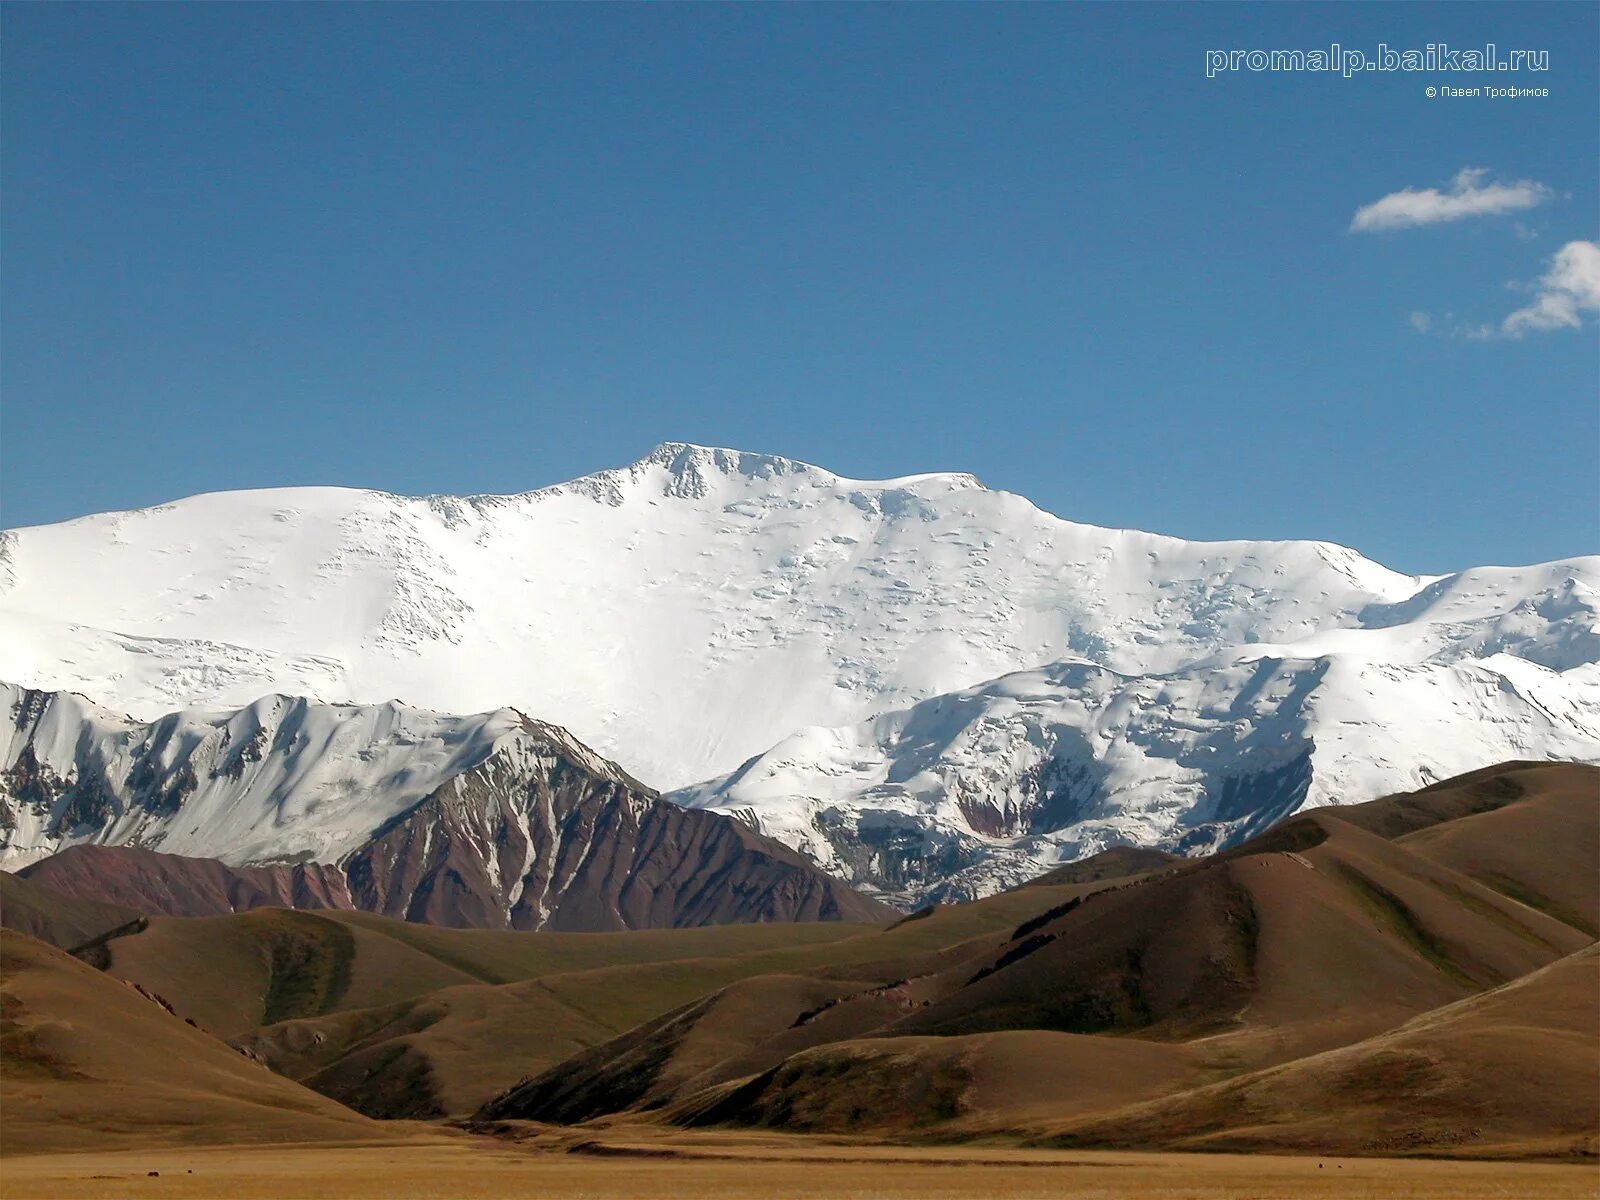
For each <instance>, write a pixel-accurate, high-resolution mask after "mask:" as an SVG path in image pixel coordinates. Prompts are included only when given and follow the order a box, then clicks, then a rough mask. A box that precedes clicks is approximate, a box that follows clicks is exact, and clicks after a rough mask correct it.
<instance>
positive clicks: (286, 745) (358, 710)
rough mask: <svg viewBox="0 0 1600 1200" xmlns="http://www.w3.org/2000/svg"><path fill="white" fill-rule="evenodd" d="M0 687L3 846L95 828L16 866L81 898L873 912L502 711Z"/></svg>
mask: <svg viewBox="0 0 1600 1200" xmlns="http://www.w3.org/2000/svg"><path fill="white" fill-rule="evenodd" d="M0 703H4V704H5V705H6V709H5V715H6V717H7V718H8V719H6V720H0V864H3V865H6V866H15V865H23V864H26V863H29V862H31V861H34V860H37V859H39V858H41V857H43V856H45V855H48V854H51V853H52V852H54V851H57V850H62V849H66V848H69V847H74V846H80V845H82V844H84V843H94V844H95V845H94V848H93V849H92V850H89V849H87V848H86V849H84V850H79V851H76V852H74V851H72V850H70V849H69V850H68V853H67V854H66V855H64V856H63V857H62V859H59V860H55V861H53V862H51V861H48V860H47V862H46V863H42V864H39V865H38V866H37V867H35V868H33V871H34V873H36V874H39V875H40V876H41V881H44V882H48V883H49V885H50V886H52V887H56V888H61V889H64V890H66V891H68V892H70V893H71V894H74V895H78V896H83V897H86V898H94V899H101V900H107V901H112V902H116V903H123V904H129V905H133V906H138V905H140V904H144V905H150V904H151V902H152V901H154V902H155V904H154V908H153V911H157V912H180V911H181V912H182V913H184V914H186V915H199V914H201V913H207V912H219V911H220V912H229V911H233V910H234V909H236V908H239V907H254V906H256V905H257V904H259V903H279V904H281V903H292V904H295V905H297V906H300V907H314V908H330V907H331V908H348V907H356V908H361V909H366V910H368V911H371V912H379V913H384V914H386V915H390V916H395V917H403V918H405V919H407V920H413V921H426V922H431V923H436V924H444V925H458V926H470V927H476V928H504V927H510V928H515V929H627V928H640V927H645V926H679V925H701V924H712V923H719V922H726V921H793V920H840V919H844V920H850V919H857V920H875V919H881V918H882V917H883V916H885V915H887V910H885V909H884V908H882V906H880V905H878V904H876V903H875V902H873V901H870V900H868V899H866V898H865V897H862V896H860V895H858V894H856V893H854V892H852V891H851V890H850V889H849V888H848V887H846V886H844V885H843V884H841V883H839V882H838V881H836V880H834V879H832V878H831V877H829V876H826V875H824V874H822V873H821V872H820V871H818V870H817V869H816V868H815V867H813V866H812V865H811V864H809V863H807V862H806V861H805V860H804V859H802V858H801V857H800V856H799V855H797V854H796V853H795V852H794V851H792V850H790V849H788V848H787V847H785V846H782V845H780V844H778V843H776V842H773V841H771V840H770V839H767V838H764V837H762V836H760V835H759V834H756V833H753V832H751V831H750V830H749V829H748V828H746V827H745V826H744V825H742V824H740V823H738V822H736V821H733V820H730V819H728V818H726V817H723V816H720V815H718V814H714V813H701V812H694V811H691V810H688V809H684V808H681V807H679V806H677V805H673V804H669V803H667V802H666V801H664V800H662V799H661V798H660V797H659V796H657V795H656V794H655V793H654V792H653V791H651V790H650V789H648V788H646V787H644V786H643V785H641V784H639V783H638V782H636V781H635V780H634V779H632V778H631V777H630V776H629V775H627V774H626V773H625V772H624V771H622V770H621V769H620V768H619V767H617V766H616V765H615V764H614V763H611V762H609V761H607V760H605V759H603V758H601V757H599V756H598V755H596V754H594V753H593V752H591V751H590V750H589V749H587V748H586V747H585V746H583V745H582V744H581V743H579V742H578V741H577V740H576V739H574V738H573V737H572V736H571V735H570V734H568V733H567V732H566V731H565V730H562V729H560V728H558V727H556V726H553V725H546V724H542V723H540V722H537V721H532V720H529V719H528V718H526V717H524V716H522V715H521V714H520V713H517V712H515V711H513V710H509V709H503V710H500V711H498V712H493V713H487V714H482V715H479V716H476V717H444V716H440V715H438V714H434V713H426V712H422V711H420V710H417V709H410V708H406V707H405V706H403V705H398V704H385V705H377V706H366V707H359V706H350V705H321V704H314V703H310V702H308V701H305V700H303V699H291V698H289V697H285V696H269V697H266V698H264V699H262V700H259V701H258V702H256V703H255V704H253V705H251V706H250V707H248V708H244V709H240V710H238V711H235V712H231V713H205V712H180V713H172V714H169V715H167V716H165V717H163V718H162V719H160V720H159V721H157V722H155V723H153V724H148V725H146V724H142V723H140V722H137V721H134V720H132V719H128V718H120V717H117V716H115V715H113V714H111V713H109V712H107V711H105V710H103V709H99V708H97V707H96V706H94V705H92V704H90V703H88V702H87V701H85V700H83V699H82V698H81V697H78V696H73V695H66V694H59V693H45V692H37V691H31V690H27V689H21V688H15V687H10V686H5V687H3V688H0ZM130 847H131V848H133V849H132V850H129V849H127V848H130ZM151 850H160V851H163V852H164V853H162V854H149V853H141V851H151ZM173 856H183V857H173ZM207 859H217V860H221V864H227V866H222V865H220V864H219V863H217V862H208V861H205V860H207ZM229 868H234V869H229ZM239 868H248V869H239Z"/></svg>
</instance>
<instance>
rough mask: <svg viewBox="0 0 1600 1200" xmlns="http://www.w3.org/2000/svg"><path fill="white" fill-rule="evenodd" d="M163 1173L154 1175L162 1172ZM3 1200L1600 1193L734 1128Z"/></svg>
mask: <svg viewBox="0 0 1600 1200" xmlns="http://www.w3.org/2000/svg"><path fill="white" fill-rule="evenodd" d="M152 1171H154V1172H159V1174H156V1175H152V1174H150V1172H152ZM0 1194H3V1195H4V1196H5V1197H6V1200H42V1198H49V1200H79V1198H83V1200H113V1198H115V1200H123V1198H125V1197H129V1196H137V1197H151V1198H152V1200H156V1198H162V1200H168V1198H170V1200H291V1198H293V1200H405V1198H415V1200H447V1198H448V1200H480V1198H481V1200H488V1198H490V1197H493V1198H494V1200H506V1198H508V1197H549V1198H552V1200H554V1198H558V1197H585V1198H588V1200H601V1198H615V1200H643V1198H646V1197H682V1196H691V1197H702V1198H706V1200H714V1198H728V1200H732V1198H734V1197H740V1198H744V1197H748V1198H750V1200H768V1198H771V1200H778V1198H780V1197H781V1198H786V1200H811V1198H816V1200H822V1198H824V1197H826V1198H829V1200H900V1198H905V1200H957V1198H965V1197H972V1198H974V1200H977V1198H991V1197H992V1198H996V1200H999V1198H1002V1197H1003V1198H1008V1200H1033V1198H1037V1200H1045V1198H1052V1200H1111V1198H1112V1197H1148V1198H1150V1200H1222V1198H1224V1197H1256V1198H1265V1197H1276V1196H1283V1197H1295V1198H1296V1200H1319V1198H1322V1197H1371V1198H1377V1197H1411V1198H1417V1200H1474V1198H1478V1197H1484V1198H1488V1197H1495V1198H1513V1197H1515V1198H1520V1200H1544V1198H1550V1200H1555V1198H1558V1197H1592V1196H1595V1195H1596V1194H1600V1166H1597V1165H1593V1164H1581V1165H1579V1164H1556V1163H1526V1162H1524V1163H1501V1162H1482V1161H1479V1162H1457V1161H1434V1160H1425V1159H1370V1158H1367V1159H1362V1158H1339V1159H1335V1158H1312V1157H1305V1158H1291V1157H1282V1156H1272V1155H1222V1154H1150V1153H1121V1152H1114V1151H1082V1152H1073V1153H1060V1152H1056V1153H1049V1152H1041V1151H1027V1150H1018V1149H1012V1148H1006V1147H994V1146H982V1145H967V1146H961V1147H919V1148H906V1147H896V1146H866V1145H849V1144H842V1143H828V1142H820V1141H816V1140H810V1139H808V1140H807V1141H805V1142H803V1143H802V1142H798V1141H796V1140H795V1139H791V1138H782V1137H773V1136H764V1137H758V1136H745V1137H741V1136H737V1135H726V1136H723V1137H719V1138H714V1139H696V1138H693V1137H689V1136H685V1135H680V1136H679V1137H678V1138H676V1139H674V1140H673V1141H671V1142H669V1141H666V1140H664V1139H661V1138H660V1137H659V1136H652V1135H649V1134H646V1135H645V1136H644V1137H643V1138H641V1139H640V1140H638V1141H636V1142H632V1143H628V1142H621V1141H615V1140H607V1141H604V1142H598V1141H597V1142H594V1143H591V1144H590V1145H589V1146H588V1147H587V1148H585V1149H583V1150H580V1151H579V1152H572V1151H571V1150H570V1149H566V1150H562V1149H556V1148H538V1147H525V1146H507V1145H505V1144H502V1143H485V1142H483V1141H481V1140H479V1139H476V1138H468V1137H460V1138H449V1137H444V1136H440V1137H433V1136H423V1137H419V1138H418V1139H417V1140H416V1141H414V1142H410V1143H404V1144H399V1145H395V1144H385V1145H365V1146H363V1145H350V1144H345V1145H337V1146H247V1147H205V1148H199V1147H190V1148H162V1149H158V1148H152V1149H149V1150H130V1151H121V1152H113V1153H96V1152H89V1153H80V1154H58V1155H37V1156H23V1157H11V1158H8V1159H6V1160H5V1161H4V1162H0Z"/></svg>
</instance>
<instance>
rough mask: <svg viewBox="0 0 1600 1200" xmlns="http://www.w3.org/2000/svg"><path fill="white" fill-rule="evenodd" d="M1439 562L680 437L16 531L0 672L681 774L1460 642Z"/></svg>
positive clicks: (1439, 649) (1, 588) (214, 498)
mask: <svg viewBox="0 0 1600 1200" xmlns="http://www.w3.org/2000/svg"><path fill="white" fill-rule="evenodd" d="M1425 582H1427V581H1422V580H1416V579H1412V578H1410V577H1407V576H1402V575H1397V574H1395V573H1394V572H1392V571H1388V570H1386V569H1384V568H1382V567H1380V566H1378V565H1376V564H1374V563H1371V562H1368V561H1367V560H1365V559H1363V558H1361V557H1360V556H1359V555H1358V554H1356V553H1354V552H1353V551H1350V550H1347V549H1344V548H1342V547H1338V546H1332V545H1327V544H1322V543H1314V542H1284V543H1261V542H1218V543H1194V542H1185V541H1181V540H1178V539H1175V538H1167V537H1159V536H1156V535H1154V534H1148V533H1139V532H1132V531H1119V530H1107V529H1099V528H1095V527H1093V526H1087V525H1078V524H1073V523H1071V522H1068V521H1062V520H1060V519H1058V518H1056V517H1053V516H1051V515H1049V514H1048V513H1044V512H1041V511H1040V510H1039V509H1037V508H1035V507H1034V506H1033V505H1031V504H1030V503H1028V502H1027V501H1026V500H1024V499H1022V498H1021V497H1019V496H1014V495H1009V494H1007V493H1004V492H996V491H990V490H988V489H985V488H984V487H982V486H981V485H980V484H979V483H978V482H977V481H976V480H974V479H973V478H971V477H970V476H966V475H937V474H936V475H920V476H912V477H908V478H903V479H891V480H884V481H878V482H863V481H858V480H850V479H844V478H841V477H839V476H836V475H833V474H831V473H830V472H827V471H824V470H821V469H819V468H817V467H812V466H807V465H805V464H802V463H797V462H793V461H790V460H788V459H783V458H776V457H771V456H765V455H755V454H742V453H737V452H734V451H726V450H709V449H704V448H700V447H694V446H686V445H680V444H669V445H665V446H662V447H660V448H658V449H657V450H656V451H655V452H654V453H652V454H651V455H649V456H648V457H647V458H645V459H643V460H642V461H640V462H638V463H635V464H634V465H633V466H631V467H627V468H624V469H621V470H615V471H605V472H601V473H599V474H597V475H592V476H588V477H585V478H583V479H579V480H576V481H574V482H572V483H568V484H563V485H559V486H556V487H551V488H546V489H543V490H540V491H535V492H530V493H527V494H525V495H520V496H511V497H484V496H479V497H471V498H466V499H457V498H450V497H431V498H426V499H406V498H402V497H398V496H391V495H387V494H383V493H377V492H362V491H353V490H347V489H338V488H295V489H283V490H274V491H257V492H234V493H224V494H217V495H206V496H197V497H194V498H191V499H188V500H183V501H180V502H178V503H175V504H169V505H163V506H161V507H159V508H151V509H142V510H138V511H133V512H122V513H110V514H104V515H100V516H94V517H86V518H84V519H82V520H78V521H72V522H68V523H65V524H61V525H53V526H43V527H34V528H28V529H20V530H15V531H12V532H10V533H7V534H5V535H4V538H3V542H0V677H4V678H10V679H13V680H16V681H18V682H21V683H25V684H28V685H31V686H35V687H41V688H49V689H68V690H73V691H80V692H83V693H84V694H86V695H89V696H92V697H94V698H95V699H96V700H97V701H99V702H101V703H104V704H107V705H109V706H111V707H114V708H117V709H125V710H127V711H129V712H132V713H135V714H137V715H139V716H142V717H146V718H149V717H154V716H156V715H158V714H160V713H163V712H167V711H171V710H173V709H180V708H191V707H232V706H237V705H243V704H247V703H250V702H251V701H253V700H254V699H255V698H256V697H257V696H259V695H260V694H262V693H263V692H268V691H279V692H288V693H293V694H297V695H305V696H309V697H313V698H317V699H322V700H328V701H341V702H353V703H362V704H375V703H382V702H384V701H386V700H389V699H393V698H395V697H400V698H403V699H404V700H405V701H407V702H408V703H412V704H419V705H424V706H426V707H429V708H434V709H438V710H440V711H448V712H475V711H481V710H486V709H494V708H498V707H500V706H502V705H508V704H509V705H514V706H515V707H517V708H519V709H521V710H523V711H526V712H532V713H537V714H539V715H546V716H550V717H552V718H554V719H558V720H560V721H561V722H562V724H563V725H565V726H566V727H568V728H570V729H571V730H572V731H573V732H574V733H575V734H576V735H577V736H578V737H579V738H580V739H581V740H583V741H584V742H586V743H588V744H590V745H593V746H595V747H597V748H598V749H599V750H600V751H601V752H603V753H605V754H608V755H611V756H613V757H615V758H617V759H618V760H619V761H621V762H622V763H624V764H625V765H626V766H627V767H628V769H629V770H631V771H633V772H634V773H635V774H637V775H639V776H640V777H641V778H644V779H646V780H648V781H649V782H651V783H652V784H656V785H660V786H669V787H670V786H677V785H684V784H689V783H693V782H695V781H697V780H700V779H704V778H707V777H709V776H711V775H714V774H716V773H718V772H721V771H726V770H729V769H731V768H733V767H735V766H737V765H738V764H739V763H740V762H741V761H743V760H744V759H745V758H747V757H748V756H749V755H751V754H755V753H758V752H760V751H761V750H763V749H765V748H766V747H768V746H771V745H772V744H773V743H775V742H776V741H778V740H779V739H781V738H782V737H784V736H786V735H787V734H789V733H790V732H791V731H793V730H795V729H797V728H800V727H803V726H808V725H818V724H821V725H838V724H848V723H853V722H855V721H859V720H862V719H864V718H866V717H868V716H870V715H872V714H873V713H877V712H881V711H884V710H886V709H892V708H896V707H901V706H904V705H906V704H910V703H914V702H916V701H918V700H921V699H924V698H926V697H928V696H932V695H937V694H939V693H942V692H948V691H953V690H957V689H960V688H964V687H970V686H973V685H975V684H978V683H981V682H983V681H984V680H987V679H992V678H996V677H998V676H1000V675H1003V674H1007V673H1009V672H1013V671H1016V670H1021V669H1029V668H1033V667H1036V666H1038V665H1039V664H1041V663H1048V662H1055V661H1058V660H1060V659H1062V658H1064V657H1066V656H1078V657H1082V658H1084V659H1087V660H1089V661H1092V662H1095V663H1098V664H1099V665H1101V666H1104V667H1107V668H1109V669H1111V670H1115V671H1119V672H1123V673H1128V674H1138V673H1146V672H1164V671H1173V670H1177V669H1179V668H1181V667H1183V666H1184V665H1185V664H1187V663H1190V662H1192V661H1195V660H1196V659H1198V658H1202V657H1204V656H1207V655H1210V654H1214V653H1216V652H1217V651H1219V650H1223V649H1225V648H1229V647H1234V646H1238V645H1243V644H1249V643H1272V644H1293V643H1295V642H1297V641H1299V640H1301V639H1304V638H1307V637H1310V636H1312V635H1316V634H1320V633H1325V632H1327V631H1329V630H1334V629H1354V628H1359V627H1361V626H1363V625H1366V624H1373V623H1375V622H1380V621H1389V622H1397V621H1398V622H1404V623H1406V627H1407V628H1411V627H1412V624H1414V623H1415V622H1417V621H1420V622H1421V623H1422V624H1423V625H1425V626H1426V627H1427V629H1428V630H1429V631H1430V632H1429V633H1428V634H1427V637H1426V638H1425V639H1423V640H1424V641H1426V643H1427V645H1426V646H1425V647H1424V646H1421V645H1420V644H1419V647H1418V650H1417V653H1419V654H1424V653H1425V654H1426V655H1427V656H1429V657H1434V656H1441V655H1442V656H1444V657H1448V656H1449V655H1450V654H1451V653H1452V652H1454V651H1453V647H1454V640H1453V639H1455V638H1456V635H1455V634H1454V633H1453V632H1452V630H1453V625H1452V622H1453V621H1454V620H1455V617H1454V615H1453V613H1454V610H1455V607H1456V606H1458V605H1459V604H1460V603H1468V602H1470V603H1485V604H1491V605H1496V604H1498V605H1500V608H1501V609H1503V610H1505V611H1507V612H1509V609H1508V608H1506V605H1505V603H1504V602H1502V600H1500V599H1493V598H1491V599H1484V598H1483V596H1482V595H1481V594H1480V593H1481V589H1478V588H1476V586H1474V587H1473V588H1471V589H1469V592H1470V596H1469V597H1468V600H1467V601H1463V600H1461V598H1460V597H1459V596H1456V595H1455V594H1454V593H1452V592H1450V591H1449V588H1448V586H1445V583H1446V582H1447V581H1442V582H1439V583H1434V584H1432V586H1433V587H1442V588H1443V590H1442V591H1441V592H1440V594H1439V595H1438V597H1436V598H1435V599H1434V600H1433V601H1432V603H1433V604H1434V606H1435V607H1439V606H1442V610H1443V611H1444V615H1443V617H1442V618H1440V619H1435V618H1434V617H1432V616H1430V615H1429V612H1428V611H1423V608H1425V607H1426V605H1425V604H1424V601H1423V600H1419V599H1418V593H1419V589H1422V588H1423V586H1424V583H1425ZM1532 597H1533V593H1531V592H1529V591H1527V590H1526V589H1524V590H1523V591H1521V592H1518V593H1517V594H1516V595H1515V596H1514V597H1511V596H1508V597H1506V598H1504V599H1505V600H1508V601H1520V600H1522V599H1530V600H1532ZM1553 602H1555V603H1561V602H1564V601H1562V600H1561V599H1560V598H1559V597H1558V598H1556V599H1555V600H1554V601H1553ZM1408 604H1414V605H1421V606H1423V608H1419V610H1418V612H1417V613H1416V614H1411V613H1410V611H1409V610H1408V609H1406V607H1405V606H1406V605H1408ZM1540 621H1542V618H1538V619H1535V620H1534V621H1533V625H1534V626H1536V627H1542V626H1540ZM1530 636H1532V637H1537V636H1538V632H1537V628H1536V629H1535V630H1534V632H1533V633H1531V634H1530V633H1526V632H1519V630H1518V629H1517V628H1512V627H1508V629H1507V631H1506V633H1505V637H1506V638H1508V639H1511V640H1512V641H1515V640H1516V639H1517V638H1519V637H1524V638H1525V637H1530ZM1476 649H1477V648H1476V647H1471V646H1467V645H1462V646H1461V647H1460V653H1463V654H1465V653H1469V652H1473V651H1475V650H1476ZM1550 653H1551V654H1553V655H1557V656H1558V657H1559V656H1560V655H1561V654H1567V653H1569V650H1568V649H1564V648H1562V647H1551V648H1550Z"/></svg>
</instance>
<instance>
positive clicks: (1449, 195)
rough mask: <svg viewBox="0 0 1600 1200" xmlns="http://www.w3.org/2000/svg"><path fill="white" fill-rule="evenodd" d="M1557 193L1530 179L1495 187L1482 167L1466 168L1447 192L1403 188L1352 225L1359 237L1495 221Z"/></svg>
mask: <svg viewBox="0 0 1600 1200" xmlns="http://www.w3.org/2000/svg"><path fill="white" fill-rule="evenodd" d="M1553 195H1555V193H1554V192H1553V191H1551V190H1550V189H1549V188H1547V187H1545V185H1544V184H1542V183H1535V182H1534V181H1533V180H1531V179H1522V180H1518V181H1517V182H1516V183H1492V182H1490V181H1489V172H1488V170H1487V169H1486V168H1483V167H1465V168H1463V169H1462V170H1460V171H1457V172H1456V176H1455V178H1454V179H1452V180H1451V181H1450V184H1449V186H1448V187H1447V188H1445V189H1444V190H1442V191H1441V190H1440V189H1439V188H1404V189H1402V190H1401V191H1398V192H1390V193H1389V194H1388V195H1387V196H1385V197H1383V198H1382V199H1381V200H1374V201H1373V202H1372V203H1371V204H1365V205H1362V206H1361V207H1360V208H1358V209H1356V215H1355V217H1354V218H1353V219H1352V220H1351V222H1350V228H1351V230H1352V231H1353V232H1357V233H1371V232H1374V231H1376V230H1381V229H1411V228H1415V227H1416V226H1419V225H1438V224H1442V223H1443V222H1445V221H1460V220H1462V219H1464V218H1466V217H1493V216H1499V215H1500V214H1502V213H1509V212H1520V211H1522V210H1523V209H1528V208H1533V207H1535V206H1537V205H1540V204H1543V203H1544V202H1545V201H1546V200H1548V199H1550V198H1551V197H1552V196H1553Z"/></svg>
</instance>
